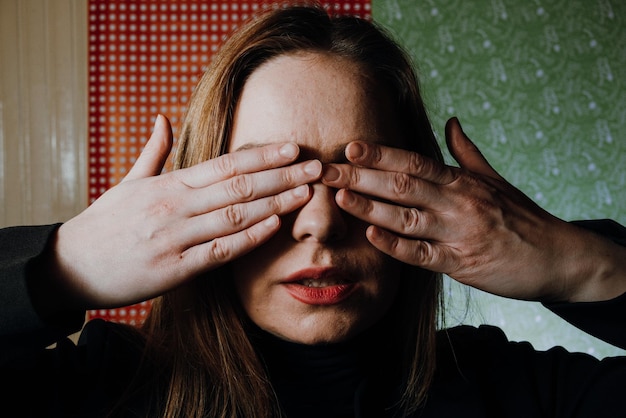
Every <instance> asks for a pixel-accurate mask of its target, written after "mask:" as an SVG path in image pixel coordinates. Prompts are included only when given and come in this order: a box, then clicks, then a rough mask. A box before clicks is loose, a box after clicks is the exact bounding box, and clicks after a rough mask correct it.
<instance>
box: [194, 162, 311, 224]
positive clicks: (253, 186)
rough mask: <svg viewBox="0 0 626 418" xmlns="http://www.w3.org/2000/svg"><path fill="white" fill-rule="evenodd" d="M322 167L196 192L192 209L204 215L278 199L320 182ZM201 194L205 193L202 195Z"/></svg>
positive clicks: (240, 179)
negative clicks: (265, 199) (226, 208)
mask: <svg viewBox="0 0 626 418" xmlns="http://www.w3.org/2000/svg"><path fill="white" fill-rule="evenodd" d="M321 174H322V164H321V163H320V162H319V161H318V160H312V161H306V162H302V163H298V164H294V165H291V166H288V167H281V168H276V169H272V170H265V171H261V172H258V173H251V174H242V175H238V176H236V177H233V178H229V179H227V180H224V181H222V182H219V183H217V184H213V185H211V186H209V187H206V188H204V189H202V190H201V191H199V190H197V189H195V190H193V191H192V193H196V194H198V196H199V197H198V199H197V200H196V202H195V203H194V204H193V205H190V206H189V209H188V210H190V212H191V213H192V214H200V213H206V212H210V211H213V210H216V209H220V208H223V207H225V206H228V205H233V204H236V203H241V202H250V201H253V200H256V199H259V198H263V197H267V196H271V195H276V194H278V193H281V192H283V191H285V190H289V189H292V188H294V187H297V186H299V185H302V184H306V183H310V182H312V181H315V180H317V179H319V177H320V176H321ZM198 192H201V193H198Z"/></svg>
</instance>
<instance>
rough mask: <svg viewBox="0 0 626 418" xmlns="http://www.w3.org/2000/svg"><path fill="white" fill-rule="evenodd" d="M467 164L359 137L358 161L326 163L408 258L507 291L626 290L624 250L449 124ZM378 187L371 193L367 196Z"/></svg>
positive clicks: (577, 295) (345, 197) (606, 294)
mask: <svg viewBox="0 0 626 418" xmlns="http://www.w3.org/2000/svg"><path fill="white" fill-rule="evenodd" d="M446 140H447V144H448V148H449V149H450V151H451V153H452V155H453V156H454V158H455V159H456V160H457V162H458V163H459V165H460V168H456V167H450V166H445V165H442V164H439V163H437V162H435V161H433V160H431V159H428V158H425V157H423V156H421V155H418V154H416V153H412V152H408V151H404V150H399V149H394V148H389V147H385V146H381V145H376V144H371V143H363V142H353V143H350V144H349V145H348V146H347V147H346V151H345V154H346V157H347V159H348V161H349V162H350V163H352V164H331V165H329V166H327V167H326V169H325V173H324V176H323V180H322V181H323V182H324V183H325V184H327V185H329V186H332V187H336V188H339V189H341V190H340V191H339V192H338V193H337V196H336V201H337V204H338V205H339V206H340V207H341V208H342V209H344V210H345V211H347V212H348V213H350V214H352V215H353V216H356V217H358V218H360V219H362V220H364V221H366V222H369V223H371V224H372V225H371V226H370V227H369V228H368V230H367V237H368V239H369V241H370V242H371V243H372V244H373V245H374V246H375V247H376V248H378V249H379V250H381V251H382V252H384V253H386V254H388V255H390V256H392V257H394V258H396V259H398V260H401V261H403V262H405V263H408V264H412V265H417V266H421V267H423V268H426V269H430V270H434V271H437V272H442V273H446V274H448V275H449V276H451V277H452V278H454V279H456V280H458V281H459V282H462V283H465V284H468V285H470V286H473V287H476V288H479V289H482V290H485V291H487V292H491V293H494V294H498V295H501V296H505V297H511V298H517V299H529V300H570V301H574V300H602V299H609V298H611V297H614V296H618V295H620V294H621V293H623V292H624V291H626V283H625V279H626V273H625V272H626V266H625V265H624V261H621V262H620V259H621V260H626V256H625V254H624V249H623V248H622V247H620V246H618V245H616V244H613V243H612V242H610V241H607V240H604V239H603V238H601V237H599V236H596V235H595V234H593V233H590V232H587V231H585V230H583V229H580V228H578V227H576V226H573V225H571V224H568V223H567V222H564V221H562V220H560V219H558V218H556V217H554V216H552V215H550V214H549V213H547V212H546V211H544V210H543V209H541V208H540V207H539V206H537V205H536V204H535V203H533V202H532V201H531V200H530V199H529V198H528V197H526V196H525V195H524V194H523V193H522V192H521V191H519V190H518V189H516V188H515V187H513V186H512V185H511V184H509V183H508V182H506V181H505V180H504V179H503V178H502V177H501V176H500V175H499V174H498V173H497V172H495V171H494V170H493V168H492V167H491V166H490V165H489V164H488V163H487V161H486V160H485V159H484V157H483V156H482V155H481V153H480V152H479V150H478V149H477V148H476V147H475V146H474V144H472V143H471V141H470V140H469V139H468V138H467V137H466V136H465V134H464V133H463V131H462V130H461V127H460V125H459V123H458V121H457V120H456V119H451V120H450V121H448V124H447V125H446ZM366 196H369V197H366Z"/></svg>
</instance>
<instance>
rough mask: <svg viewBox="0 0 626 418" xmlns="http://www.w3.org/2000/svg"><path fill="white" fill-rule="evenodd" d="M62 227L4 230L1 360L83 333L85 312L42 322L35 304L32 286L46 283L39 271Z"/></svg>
mask: <svg viewBox="0 0 626 418" xmlns="http://www.w3.org/2000/svg"><path fill="white" fill-rule="evenodd" d="M58 226H59V225H46V226H32V227H31V226H25V227H12V228H5V229H0V354H1V357H0V360H2V361H8V360H7V359H8V358H10V357H11V356H12V354H13V353H16V352H17V353H21V352H22V350H23V348H24V347H25V346H28V347H33V348H34V347H35V346H36V347H38V348H42V347H45V346H47V345H49V344H51V343H54V342H55V341H56V340H57V339H58V338H60V337H64V336H66V335H69V334H71V333H73V332H76V331H78V330H80V328H81V326H82V324H83V321H84V318H85V313H84V312H69V313H68V314H67V315H60V316H58V317H55V318H42V317H41V316H40V315H39V313H38V312H37V307H36V306H35V305H34V304H33V301H32V298H31V294H30V292H29V288H28V283H29V280H30V279H32V278H34V276H41V277H39V278H42V279H45V277H44V276H45V274H46V272H45V271H41V269H39V268H38V261H40V260H41V257H42V256H43V254H44V251H45V249H46V247H47V246H48V244H49V241H50V239H51V238H52V237H53V235H54V233H55V231H56V230H57V228H58Z"/></svg>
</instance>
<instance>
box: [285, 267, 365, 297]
mask: <svg viewBox="0 0 626 418" xmlns="http://www.w3.org/2000/svg"><path fill="white" fill-rule="evenodd" d="M282 284H283V285H284V286H285V288H286V289H287V292H288V293H289V294H290V295H291V296H292V297H293V298H295V299H296V300H298V301H300V302H302V303H306V304H308V305H334V304H337V303H339V302H341V301H343V300H345V299H346V298H348V296H350V295H351V294H352V292H353V291H354V290H355V289H356V287H357V283H356V282H354V281H352V280H349V279H347V278H346V276H345V275H344V274H341V272H340V271H339V269H336V268H324V267H320V268H308V269H303V270H300V271H298V272H296V273H294V274H292V275H291V276H289V277H288V278H287V279H286V280H285V281H283V282H282Z"/></svg>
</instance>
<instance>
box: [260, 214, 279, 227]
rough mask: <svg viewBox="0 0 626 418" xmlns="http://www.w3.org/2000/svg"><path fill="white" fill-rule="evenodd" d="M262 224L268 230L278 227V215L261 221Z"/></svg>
mask: <svg viewBox="0 0 626 418" xmlns="http://www.w3.org/2000/svg"><path fill="white" fill-rule="evenodd" d="M263 224H264V225H265V226H267V227H269V228H273V227H275V226H276V225H278V215H272V216H270V217H269V218H267V219H266V220H265V221H263Z"/></svg>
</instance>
